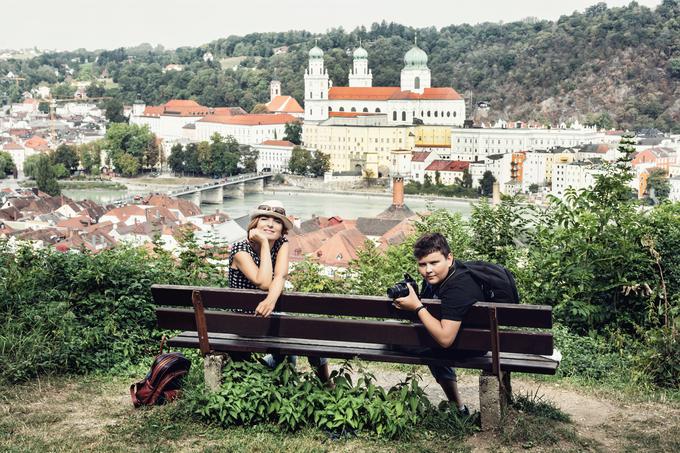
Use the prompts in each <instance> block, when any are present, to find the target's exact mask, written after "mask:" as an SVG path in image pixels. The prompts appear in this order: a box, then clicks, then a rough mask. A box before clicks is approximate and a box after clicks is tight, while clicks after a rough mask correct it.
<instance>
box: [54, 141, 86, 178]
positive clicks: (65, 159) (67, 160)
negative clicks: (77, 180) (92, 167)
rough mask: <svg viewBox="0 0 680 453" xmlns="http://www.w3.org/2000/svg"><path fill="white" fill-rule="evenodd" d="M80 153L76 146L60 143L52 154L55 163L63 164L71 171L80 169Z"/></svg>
mask: <svg viewBox="0 0 680 453" xmlns="http://www.w3.org/2000/svg"><path fill="white" fill-rule="evenodd" d="M79 161H80V159H78V153H77V152H76V148H75V146H71V145H59V146H58V147H57V149H56V150H55V151H54V154H52V162H53V163H54V164H62V165H63V166H64V168H65V169H66V170H67V171H69V172H74V171H76V170H77V169H78V163H79Z"/></svg>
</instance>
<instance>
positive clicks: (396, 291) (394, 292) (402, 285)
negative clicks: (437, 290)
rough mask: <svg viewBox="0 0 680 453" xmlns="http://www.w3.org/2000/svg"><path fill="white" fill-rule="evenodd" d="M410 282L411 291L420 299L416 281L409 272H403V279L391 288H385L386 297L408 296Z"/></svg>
mask: <svg viewBox="0 0 680 453" xmlns="http://www.w3.org/2000/svg"><path fill="white" fill-rule="evenodd" d="M409 283H410V284H411V286H412V287H413V291H415V293H416V297H418V299H420V294H418V283H417V282H416V281H415V280H414V279H413V277H411V276H410V275H409V274H404V279H403V280H402V281H400V282H398V283H397V284H395V285H394V286H392V287H391V288H387V297H389V298H390V299H398V298H400V297H406V296H408V284H409Z"/></svg>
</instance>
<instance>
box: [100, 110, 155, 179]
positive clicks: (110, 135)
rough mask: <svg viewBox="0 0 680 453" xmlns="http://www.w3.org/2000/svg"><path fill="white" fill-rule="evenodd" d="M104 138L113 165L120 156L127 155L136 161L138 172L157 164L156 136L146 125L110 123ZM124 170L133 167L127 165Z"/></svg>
mask: <svg viewBox="0 0 680 453" xmlns="http://www.w3.org/2000/svg"><path fill="white" fill-rule="evenodd" d="M105 138H106V145H107V148H108V149H109V155H110V157H111V159H112V160H113V161H114V164H115V162H116V160H117V159H118V157H119V156H121V155H122V154H129V155H130V156H132V157H133V158H135V159H136V160H137V165H136V168H137V169H138V171H139V170H140V169H141V168H143V167H147V168H151V167H153V166H154V165H155V164H156V163H157V162H158V155H159V149H158V145H157V142H156V136H155V135H154V134H153V133H151V131H150V130H149V127H148V126H146V125H145V126H139V125H137V124H127V123H112V124H110V125H109V128H108V129H107V130H106V136H105ZM116 166H117V165H116ZM117 167H118V166H117ZM126 168H127V169H131V168H133V167H132V166H130V165H127V166H126ZM131 176H132V175H131Z"/></svg>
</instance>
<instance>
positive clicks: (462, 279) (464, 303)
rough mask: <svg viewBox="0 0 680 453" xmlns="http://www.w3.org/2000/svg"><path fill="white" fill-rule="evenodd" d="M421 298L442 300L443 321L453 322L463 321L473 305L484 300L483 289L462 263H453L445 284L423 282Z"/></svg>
mask: <svg viewBox="0 0 680 453" xmlns="http://www.w3.org/2000/svg"><path fill="white" fill-rule="evenodd" d="M421 297H423V298H435V299H439V300H441V304H442V319H450V320H452V321H462V320H463V318H464V317H465V315H466V314H467V312H468V310H469V309H470V306H471V305H472V304H474V303H475V302H477V301H479V300H484V294H483V293H482V289H481V288H480V287H479V285H478V284H477V282H475V281H474V280H473V278H472V275H470V271H469V270H468V269H467V268H466V267H465V265H463V264H462V263H461V262H460V261H454V262H453V266H451V267H450V268H449V273H448V275H447V277H446V278H445V279H444V281H443V282H441V283H439V284H437V285H430V284H429V283H427V280H423V290H422V292H421Z"/></svg>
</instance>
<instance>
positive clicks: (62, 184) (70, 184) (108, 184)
mask: <svg viewBox="0 0 680 453" xmlns="http://www.w3.org/2000/svg"><path fill="white" fill-rule="evenodd" d="M57 184H59V188H60V189H63V190H90V189H106V190H127V188H128V187H127V186H126V185H125V184H121V183H118V182H114V181H106V180H78V179H75V180H70V179H61V180H58V181H57ZM18 185H19V187H23V188H29V187H36V186H37V183H36V182H35V180H33V179H24V180H22V181H19V182H18Z"/></svg>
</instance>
